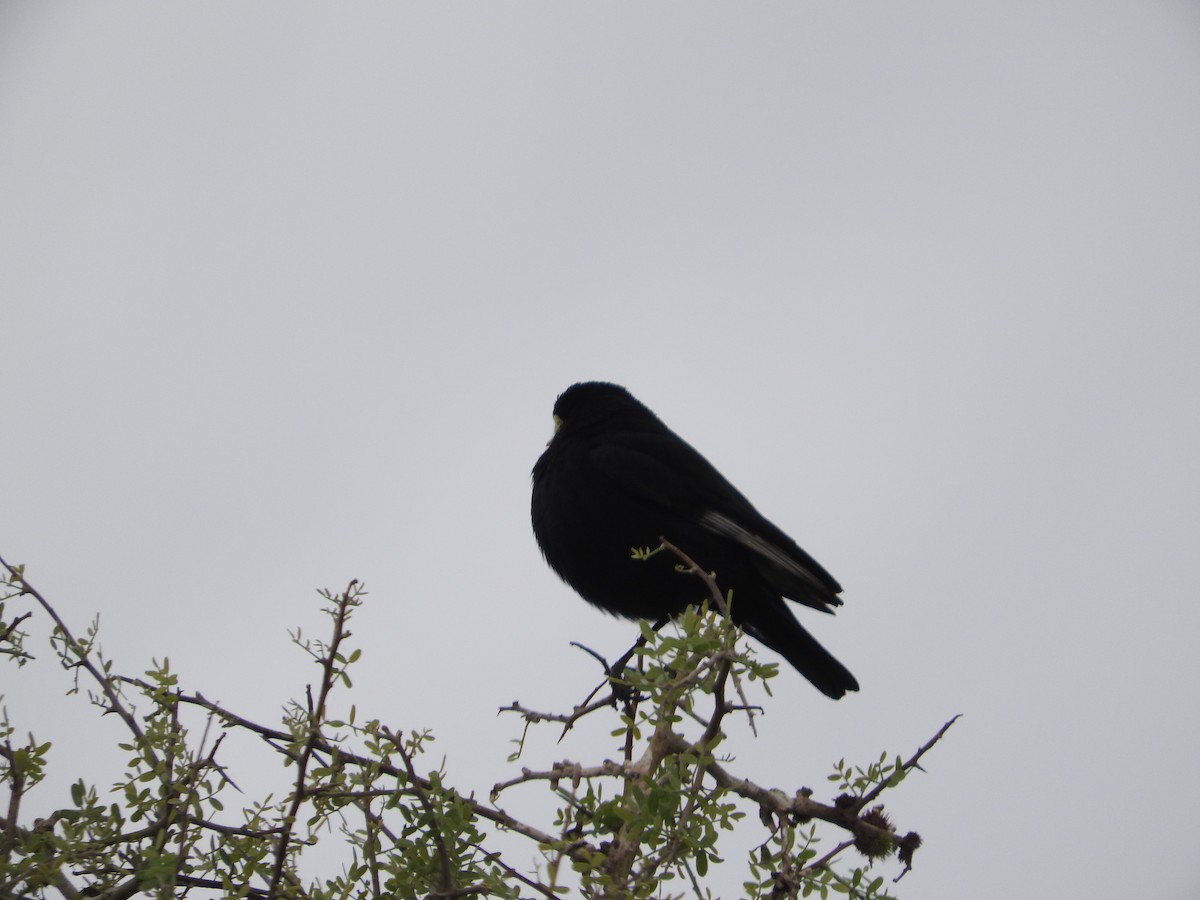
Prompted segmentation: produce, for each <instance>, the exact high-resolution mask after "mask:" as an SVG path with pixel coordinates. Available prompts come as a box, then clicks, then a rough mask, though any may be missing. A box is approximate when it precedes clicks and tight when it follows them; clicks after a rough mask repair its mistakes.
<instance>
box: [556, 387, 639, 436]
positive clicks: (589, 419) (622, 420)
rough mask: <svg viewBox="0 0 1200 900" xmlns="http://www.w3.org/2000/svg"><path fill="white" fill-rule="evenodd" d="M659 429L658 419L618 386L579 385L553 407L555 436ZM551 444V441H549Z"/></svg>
mask: <svg viewBox="0 0 1200 900" xmlns="http://www.w3.org/2000/svg"><path fill="white" fill-rule="evenodd" d="M659 427H661V423H660V422H659V421H658V417H657V416H655V415H654V413H652V412H651V411H650V410H649V409H647V408H646V406H645V405H643V404H642V403H641V402H639V401H638V400H637V399H636V398H635V397H634V396H633V395H632V394H631V393H629V391H627V390H625V388H623V387H621V386H620V385H619V384H609V383H608V382H606V381H581V382H579V383H578V384H573V385H571V386H570V387H569V388H567V389H566V390H565V391H563V392H562V393H561V394H559V395H558V400H557V401H556V402H555V404H554V433H555V435H556V436H557V435H558V434H560V433H566V434H571V435H579V436H583V435H587V434H590V433H595V432H599V431H605V430H609V429H612V430H617V431H641V430H648V429H654V428H659ZM551 440H553V438H552V439H551Z"/></svg>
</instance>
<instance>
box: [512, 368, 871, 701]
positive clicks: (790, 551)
mask: <svg viewBox="0 0 1200 900" xmlns="http://www.w3.org/2000/svg"><path fill="white" fill-rule="evenodd" d="M553 413H554V434H553V436H552V437H551V439H550V441H549V443H548V444H547V445H546V449H545V450H544V451H543V453H542V454H541V456H540V457H539V458H538V460H537V462H536V464H535V465H534V467H533V473H532V483H533V493H532V500H531V504H530V507H531V517H532V520H533V533H534V537H535V538H536V540H537V543H538V546H539V547H540V549H541V551H542V555H543V556H544V557H545V560H546V562H547V563H548V564H549V566H550V568H551V569H552V570H554V572H555V573H557V574H558V576H559V577H560V578H561V579H562V580H563V581H564V582H566V583H567V584H568V585H569V586H570V587H572V588H574V589H575V591H576V592H577V593H579V594H580V596H582V597H583V599H584V600H586V601H588V602H589V603H591V604H592V605H594V606H597V607H599V608H600V609H602V610H604V611H605V612H608V613H611V614H614V615H616V616H620V617H623V618H629V619H650V620H660V619H669V618H672V617H674V616H677V615H678V614H679V613H681V612H683V611H684V610H685V609H686V608H687V607H688V605H689V604H699V603H700V602H701V601H702V600H703V599H704V596H705V595H706V590H705V587H704V585H703V583H702V582H701V581H700V580H699V579H697V578H696V577H695V576H694V575H691V574H686V573H681V572H680V571H679V559H678V558H677V557H674V556H673V555H672V554H670V553H658V554H656V555H653V556H651V557H650V558H649V559H644V560H643V559H635V558H633V552H632V551H634V550H635V549H636V548H654V547H658V546H660V545H661V544H662V541H663V539H666V540H667V541H670V542H671V544H673V545H674V546H676V547H678V548H680V549H681V550H682V551H684V552H685V553H686V554H687V555H688V556H690V557H691V558H692V559H693V560H695V562H696V563H697V565H699V566H700V567H701V568H702V569H704V571H706V572H712V573H714V574H715V577H716V581H717V583H718V584H719V586H720V587H721V589H722V590H724V591H732V603H731V606H730V615H731V617H732V619H733V620H734V622H735V623H736V624H738V625H739V626H740V627H741V628H742V630H743V631H744V632H745V633H746V634H748V635H750V636H751V637H753V638H755V639H756V640H757V641H759V642H760V643H762V644H765V645H766V646H767V647H769V648H771V649H772V650H774V651H775V652H777V653H779V654H780V655H781V656H783V658H784V659H786V660H787V661H788V662H789V663H791V665H792V666H793V667H794V668H795V669H796V670H797V671H798V672H799V673H800V674H801V675H803V676H804V677H805V678H807V679H808V680H809V681H810V682H811V683H812V684H813V686H815V687H816V688H817V690H819V691H820V692H821V693H823V694H825V695H826V696H827V697H831V698H833V699H835V700H837V699H840V698H841V697H843V696H844V695H845V694H846V692H847V691H857V690H858V681H857V680H856V679H855V677H854V676H853V675H852V674H850V672H849V671H848V670H847V669H846V667H845V666H843V665H842V664H841V663H840V662H838V661H837V660H836V659H835V658H834V657H833V656H832V655H831V654H830V653H829V651H827V650H826V649H825V648H824V647H822V646H821V645H820V644H819V643H817V641H816V639H815V638H814V637H813V636H812V635H811V634H809V633H808V631H806V630H805V629H804V627H803V626H802V625H801V624H800V623H799V621H797V619H796V617H795V616H794V615H793V614H792V611H791V609H790V608H789V607H788V605H787V603H786V602H785V598H786V599H787V600H793V601H795V602H797V603H799V604H802V605H804V606H807V607H811V608H812V609H816V610H820V611H822V612H833V609H834V608H835V607H837V606H841V605H842V599H841V597H839V596H838V595H839V594H840V593H841V592H842V588H841V585H839V584H838V582H837V581H836V580H835V579H834V578H833V576H832V575H830V574H829V573H828V572H827V571H825V569H823V568H822V567H821V565H820V564H819V563H817V561H816V560H814V559H813V558H812V557H811V556H809V555H808V554H807V553H805V552H804V550H802V549H801V548H800V547H799V545H798V544H797V543H796V542H795V541H794V540H792V539H791V538H790V537H788V535H787V534H785V533H784V532H783V531H782V530H781V529H779V528H778V527H777V526H775V525H774V524H772V523H771V522H770V521H769V520H768V519H767V518H766V517H765V516H763V515H762V514H761V513H760V512H759V511H758V510H757V509H755V508H754V506H753V505H751V503H750V501H749V500H747V499H746V497H745V496H744V495H743V494H742V493H741V492H740V491H738V490H737V489H736V488H735V487H734V486H733V485H732V484H730V483H729V481H727V480H726V478H725V477H724V476H723V475H722V474H721V473H720V472H719V471H717V469H716V467H714V466H713V465H712V463H710V462H709V461H708V460H707V459H705V458H704V457H703V456H702V455H701V454H700V452H699V451H698V450H696V449H695V448H694V447H692V445H691V444H689V443H688V442H687V441H685V440H684V439H683V438H681V437H680V436H679V435H677V434H676V433H675V432H674V431H672V430H671V429H670V428H668V427H667V426H666V424H664V423H663V421H662V420H661V419H659V418H658V416H656V415H655V414H654V413H653V412H651V411H650V409H648V408H647V407H646V406H645V405H644V404H643V403H641V402H640V401H639V400H637V399H636V398H635V397H634V396H633V395H632V394H631V393H630V392H629V391H628V390H626V389H625V388H624V387H621V386H620V385H617V384H610V383H608V382H603V381H587V382H580V383H577V384H573V385H571V386H570V387H568V388H567V389H566V390H565V391H563V392H562V393H561V394H560V395H559V396H558V399H557V401H556V402H555V404H554V410H553Z"/></svg>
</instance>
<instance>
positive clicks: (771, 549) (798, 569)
mask: <svg viewBox="0 0 1200 900" xmlns="http://www.w3.org/2000/svg"><path fill="white" fill-rule="evenodd" d="M700 524H701V525H703V526H704V527H705V528H707V529H708V530H709V531H713V532H716V533H717V534H720V535H723V536H724V537H729V538H733V539H734V540H735V541H737V542H738V543H739V544H741V545H742V546H743V547H748V548H749V549H751V550H753V551H754V552H755V553H757V554H758V555H759V556H762V557H763V558H764V559H768V560H770V561H771V562H773V563H775V565H777V566H779V568H781V569H783V570H784V571H785V572H790V573H792V574H793V575H795V576H797V577H798V578H803V579H804V580H805V581H807V582H810V583H812V584H819V582H818V581H817V579H816V578H814V577H813V574H812V572H810V571H808V570H807V569H805V568H804V567H802V566H800V565H797V564H796V561H795V560H794V559H792V558H791V557H790V556H788V555H787V554H786V553H784V552H783V551H782V550H780V549H779V548H778V547H776V546H775V545H774V544H772V543H771V542H770V541H768V540H764V539H763V538H761V537H759V536H758V535H757V534H755V533H754V532H752V531H747V530H746V529H745V528H743V527H742V526H741V525H739V524H738V523H737V522H735V521H733V519H731V518H729V517H728V516H723V515H721V514H720V513H719V512H712V511H711V510H710V511H709V512H706V513H704V514H702V515H701V516H700Z"/></svg>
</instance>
